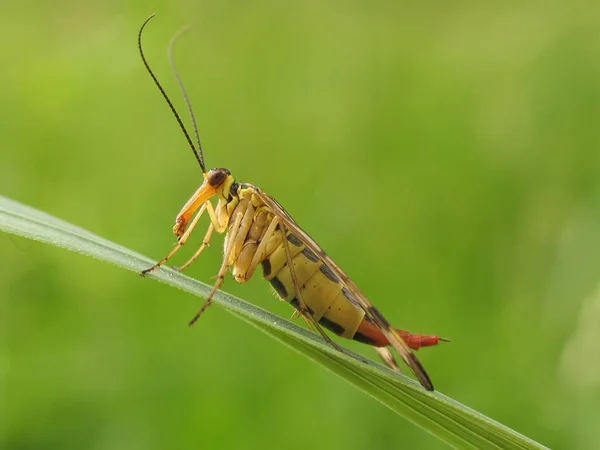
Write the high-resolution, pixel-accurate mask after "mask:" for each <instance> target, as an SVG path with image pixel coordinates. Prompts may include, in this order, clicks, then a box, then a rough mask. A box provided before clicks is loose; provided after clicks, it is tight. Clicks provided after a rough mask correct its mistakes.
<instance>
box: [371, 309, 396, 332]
mask: <svg viewBox="0 0 600 450" xmlns="http://www.w3.org/2000/svg"><path fill="white" fill-rule="evenodd" d="M367 313H371V315H372V316H373V317H374V318H375V319H376V320H379V322H381V324H383V326H384V327H386V329H387V330H390V329H391V328H392V327H391V325H390V323H389V322H388V321H387V319H386V318H385V317H383V315H382V314H381V313H380V312H379V310H378V309H377V308H375V307H374V306H373V305H371V307H370V308H369V309H368V311H367Z"/></svg>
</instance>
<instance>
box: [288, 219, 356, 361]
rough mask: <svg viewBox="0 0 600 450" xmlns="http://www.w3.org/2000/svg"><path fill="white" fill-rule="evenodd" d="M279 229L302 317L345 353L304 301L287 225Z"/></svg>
mask: <svg viewBox="0 0 600 450" xmlns="http://www.w3.org/2000/svg"><path fill="white" fill-rule="evenodd" d="M279 231H280V232H281V241H282V243H283V248H284V249H285V255H286V259H287V265H288V268H289V269H290V277H291V279H292V283H294V290H295V291H296V300H298V310H299V311H300V314H302V317H304V319H305V320H308V321H309V322H310V323H312V324H313V325H314V327H315V328H316V329H317V331H318V332H319V333H320V334H321V336H323V339H325V341H326V342H327V343H328V344H330V345H331V346H332V347H333V348H335V349H336V350H337V351H339V352H342V353H344V351H343V350H342V348H341V347H340V346H339V345H337V344H336V343H335V342H333V340H332V339H331V338H330V337H329V336H328V335H327V333H325V331H323V328H321V325H319V322H317V320H316V319H315V318H314V317H313V315H312V314H311V313H310V311H309V310H308V307H307V306H306V303H304V300H303V299H302V286H300V283H298V278H297V277H296V270H295V269H294V261H293V260H292V252H291V251H290V247H289V243H288V240H287V236H286V235H285V227H283V226H280V227H279Z"/></svg>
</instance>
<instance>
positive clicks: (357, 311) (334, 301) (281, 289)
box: [261, 230, 365, 339]
mask: <svg viewBox="0 0 600 450" xmlns="http://www.w3.org/2000/svg"><path fill="white" fill-rule="evenodd" d="M286 237H287V241H288V246H289V249H290V253H291V256H292V262H293V265H294V272H295V275H296V278H297V281H298V284H299V289H300V293H301V297H302V300H303V301H304V303H305V304H306V306H307V308H308V310H309V313H310V314H311V315H312V316H313V317H314V318H315V319H316V320H317V321H318V322H319V323H320V324H321V325H322V326H324V327H325V328H328V329H329V330H331V331H333V332H334V333H335V334H337V335H339V336H342V337H345V338H347V339H352V338H354V336H355V334H356V331H357V330H358V328H359V326H360V324H361V322H362V321H363V318H364V316H365V312H364V311H363V310H362V308H360V307H359V306H358V305H357V304H355V301H354V299H353V297H352V295H351V294H350V293H349V292H348V291H347V290H346V288H344V287H343V286H342V284H341V283H340V280H339V279H338V278H337V277H336V275H335V274H334V273H333V272H332V271H331V270H329V268H328V267H327V266H326V265H325V264H323V262H322V261H321V260H320V259H319V258H318V256H317V255H315V254H314V253H313V252H312V251H311V250H310V249H308V248H306V247H305V246H304V244H303V243H302V241H300V240H299V239H298V238H297V237H296V236H295V235H294V234H291V233H290V232H289V231H287V232H286ZM268 239H270V242H269V244H268V245H267V251H266V255H265V258H264V259H263V261H262V262H261V264H262V268H263V275H264V277H265V279H266V280H268V281H269V282H270V283H271V286H273V288H274V289H275V291H276V292H277V294H278V295H279V297H281V299H282V300H284V301H286V302H288V303H290V304H291V305H292V306H294V307H295V308H296V309H298V308H299V306H300V305H299V301H298V298H297V295H298V293H297V292H296V288H295V286H294V282H293V280H292V277H291V274H290V268H289V266H288V262H287V255H286V251H285V248H284V246H283V243H282V237H281V232H280V231H279V230H278V231H277V232H276V233H274V234H273V235H272V236H271V237H268Z"/></svg>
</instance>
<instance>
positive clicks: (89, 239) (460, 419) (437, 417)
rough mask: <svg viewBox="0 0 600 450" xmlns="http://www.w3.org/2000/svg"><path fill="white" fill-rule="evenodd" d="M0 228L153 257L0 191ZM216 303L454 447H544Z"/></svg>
mask: <svg viewBox="0 0 600 450" xmlns="http://www.w3.org/2000/svg"><path fill="white" fill-rule="evenodd" d="M0 229H1V230H3V231H6V232H9V233H13V234H16V235H20V236H24V237H27V238H30V239H35V240H38V241H42V242H47V243H50V244H53V245H56V246H59V247H64V248H67V249H69V250H72V251H75V252H78V253H81V254H84V255H88V256H92V257H94V258H96V259H100V260H102V261H106V262H110V263H112V264H115V265H117V266H120V267H123V268H125V269H128V270H131V271H133V272H139V271H140V270H142V269H145V268H147V267H148V266H149V265H151V264H153V263H154V261H153V260H151V259H149V258H147V257H145V256H142V255H140V254H139V253H136V252H133V251H131V250H128V249H126V248H124V247H121V246H119V245H117V244H115V243H112V242H109V241H107V240H105V239H102V238H100V237H98V236H95V235H94V234H92V233H90V232H88V231H86V230H83V229H81V228H79V227H76V226H74V225H71V224H68V223H66V222H63V221H61V220H59V219H56V218H54V217H52V216H50V215H48V214H45V213H43V212H41V211H38V210H35V209H33V208H30V207H28V206H25V205H22V204H20V203H18V202H15V201H14V200H10V199H8V198H6V197H2V196H0ZM148 278H154V279H157V280H159V281H161V282H163V283H166V284H169V285H171V286H174V287H177V288H179V289H182V290H184V291H187V292H190V293H192V294H194V295H197V296H199V297H205V296H206V295H208V293H209V292H210V289H211V286H208V285H206V284H204V283H201V282H199V281H196V280H194V279H192V278H189V277H187V276H185V275H182V274H180V273H178V272H175V271H174V270H171V269H169V268H161V269H159V270H157V271H155V272H153V273H152V274H150V275H148ZM215 303H216V304H218V305H219V306H221V307H223V308H225V309H226V310H228V311H229V312H231V313H233V314H234V315H236V316H237V317H239V318H240V319H242V320H244V321H245V322H248V323H250V324H251V325H253V326H255V327H256V328H258V329H260V330H261V331H264V332H265V333H267V334H268V335H270V336H272V337H274V338H275V339H276V340H278V341H280V342H282V343H283V344H285V345H287V346H288V347H290V348H292V349H294V350H296V351H297V352H299V353H300V354H302V355H304V356H306V357H307V358H309V359H311V360H313V361H315V362H317V363H318V364H320V365H322V366H324V367H326V368H327V369H329V370H330V371H332V372H334V373H335V374H337V375H339V376H340V377H342V378H344V379H345V380H347V381H348V382H350V383H351V384H352V385H354V386H356V387H357V388H358V389H360V390H362V391H363V392H365V393H366V394H368V395H370V396H371V397H373V398H375V399H376V400H378V401H380V402H381V403H383V404H384V405H386V406H387V407H388V408H390V409H391V410H392V411H394V412H396V413H398V414H399V415H400V416H402V417H404V418H406V419H408V420H409V421H411V422H412V423H414V424H416V425H418V426H419V427H421V428H423V429H424V430H426V431H428V432H429V433H431V434H433V435H434V436H436V437H438V438H439V439H441V440H443V441H445V442H446V443H448V444H449V445H451V446H453V447H457V448H476V449H482V448H485V449H488V448H490V449H491V448H502V449H540V448H546V447H544V446H543V445H541V444H539V443H537V442H535V441H533V440H531V439H528V438H527V437H525V436H523V435H521V434H519V433H517V432H516V431H514V430H512V429H510V428H508V427H505V426H504V425H502V424H500V423H498V422H496V421H494V420H492V419H490V418H488V417H486V416H484V415H482V414H480V413H478V412H477V411H474V410H472V409H470V408H468V407H466V406H464V405H462V404H460V403H458V402H456V401H454V400H452V399H451V398H448V397H446V396H444V395H442V394H441V393H439V392H427V391H425V390H424V389H423V388H422V387H421V386H420V385H419V384H417V383H416V382H415V381H413V380H411V379H410V378H408V377H405V376H402V375H399V374H396V373H394V372H392V371H391V370H389V369H387V368H385V367H383V366H381V365H380V364H377V363H375V362H373V361H370V360H366V359H365V358H363V357H362V356H358V355H356V354H354V353H352V352H350V351H347V354H343V353H340V352H338V351H336V350H335V349H333V348H331V346H329V345H327V344H325V343H324V341H323V340H322V339H321V338H320V336H317V335H316V334H314V333H311V332H309V331H307V330H305V329H304V328H301V327H299V326H297V325H295V324H293V323H291V322H289V321H288V320H286V319H283V318H281V317H279V316H276V315H274V314H271V313H269V312H268V311H265V310H263V309H261V308H258V307H256V306H254V305H253V304H251V303H248V302H245V301H243V300H240V299H238V298H236V297H233V296H231V295H229V294H227V293H225V292H218V293H217V295H216V296H215Z"/></svg>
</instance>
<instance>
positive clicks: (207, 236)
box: [173, 222, 215, 272]
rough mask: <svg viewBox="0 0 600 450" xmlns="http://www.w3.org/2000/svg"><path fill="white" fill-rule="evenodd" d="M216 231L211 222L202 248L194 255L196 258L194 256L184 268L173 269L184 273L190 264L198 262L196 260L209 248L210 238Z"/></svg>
mask: <svg viewBox="0 0 600 450" xmlns="http://www.w3.org/2000/svg"><path fill="white" fill-rule="evenodd" d="M214 229H215V226H214V225H213V223H212V222H211V223H210V225H209V226H208V231H207V232H206V234H205V235H204V239H202V245H201V246H200V248H199V249H198V250H197V251H196V253H194V256H192V257H191V258H190V259H189V260H188V261H187V262H186V263H185V264H183V265H182V266H179V267H173V269H175V270H176V271H178V272H182V271H184V270H185V269H186V268H187V267H188V266H189V265H190V264H192V263H193V262H194V261H196V259H197V258H198V256H200V254H201V253H202V252H203V251H204V249H205V248H206V247H208V244H209V242H210V237H211V235H212V232H213V230H214Z"/></svg>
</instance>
